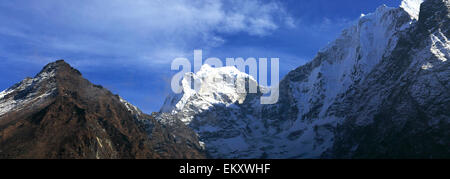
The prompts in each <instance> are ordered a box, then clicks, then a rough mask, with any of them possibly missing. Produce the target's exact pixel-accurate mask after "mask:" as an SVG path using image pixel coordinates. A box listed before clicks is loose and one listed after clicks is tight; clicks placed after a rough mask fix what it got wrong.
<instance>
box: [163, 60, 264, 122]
mask: <svg viewBox="0 0 450 179" xmlns="http://www.w3.org/2000/svg"><path fill="white" fill-rule="evenodd" d="M191 80H192V81H193V82H194V83H195V85H198V89H197V91H196V90H195V88H193V86H191V83H190V82H191ZM248 82H250V83H253V84H254V86H256V87H257V86H258V85H257V82H256V80H255V79H254V78H253V77H252V76H250V75H248V74H246V73H244V72H241V71H239V70H238V69H237V68H236V67H234V66H225V67H220V68H213V67H211V66H210V65H208V64H205V65H203V66H202V67H201V69H200V70H199V71H198V72H197V73H192V72H191V73H186V74H185V75H184V77H183V79H182V80H181V84H182V93H180V94H171V95H169V96H168V97H167V98H166V101H165V103H164V105H163V107H162V108H161V112H166V113H173V114H175V113H177V112H180V111H181V110H183V108H185V107H187V106H195V107H196V108H198V109H199V110H208V109H209V108H210V107H212V106H214V105H215V104H224V105H232V104H234V103H239V104H240V103H243V102H244V100H245V99H246V97H247V95H248V94H247V93H246V91H245V90H246V89H245V86H243V88H241V89H239V88H238V85H246V84H247V86H248ZM182 120H183V121H184V122H186V123H189V121H190V119H182Z"/></svg>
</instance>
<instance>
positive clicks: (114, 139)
mask: <svg viewBox="0 0 450 179" xmlns="http://www.w3.org/2000/svg"><path fill="white" fill-rule="evenodd" d="M175 128H176V129H175ZM0 158H50V159H54V158H75V159H91V158H92V159H95V158H97V159H104V158H107V159H121V158H127V159H128V158H131V159H133V158H143V159H146V158H151V159H153V158H205V154H204V152H203V150H202V148H201V146H200V145H199V142H198V139H197V137H196V135H195V133H194V132H193V131H191V130H190V129H189V128H187V127H185V126H181V125H180V126H175V127H174V126H170V127H169V126H165V125H164V124H162V123H159V122H158V121H156V120H155V119H153V118H152V117H151V116H150V115H146V114H144V113H142V112H141V111H140V110H139V109H137V108H136V107H134V106H133V105H131V104H129V103H128V102H126V101H125V100H123V99H122V98H120V97H119V96H118V95H114V94H112V93H111V92H110V91H109V90H107V89H105V88H103V87H102V86H99V85H94V84H92V83H90V82H89V81H88V80H86V79H84V78H83V77H82V75H81V73H80V72H79V71H78V70H76V69H74V68H72V67H71V66H70V65H69V64H67V63H66V62H65V61H64V60H58V61H56V62H54V63H50V64H48V65H47V66H45V67H44V69H43V70H42V71H41V72H40V73H39V74H37V75H36V77H34V78H26V79H24V80H23V81H22V82H20V83H18V84H16V85H14V86H12V87H11V88H9V89H7V90H5V91H3V92H2V93H0Z"/></svg>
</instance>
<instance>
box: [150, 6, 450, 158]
mask: <svg viewBox="0 0 450 179" xmlns="http://www.w3.org/2000/svg"><path fill="white" fill-rule="evenodd" d="M421 3H422V1H420V0H405V1H404V2H403V3H402V6H401V7H400V8H390V7H386V6H381V7H379V8H378V9H377V10H376V12H374V13H371V14H368V15H365V16H363V17H361V18H360V19H359V20H358V22H356V23H355V24H354V25H353V26H351V27H349V28H348V29H346V30H344V31H343V33H342V35H341V36H340V37H339V38H338V39H336V40H335V41H334V42H332V43H331V44H329V45H328V46H327V47H325V48H324V49H322V50H321V51H320V52H319V53H318V54H317V56H316V57H315V58H314V59H313V60H312V61H311V62H309V63H307V64H305V65H303V66H301V67H299V68H297V69H295V70H293V71H291V72H290V73H288V75H286V76H285V77H284V79H283V80H282V81H281V82H280V100H279V102H278V103H277V104H275V105H259V104H260V102H259V96H260V94H246V93H244V94H238V95H237V96H240V97H241V98H240V99H243V100H239V101H231V103H230V102H227V103H226V102H218V103H210V102H208V100H207V99H205V98H204V96H203V95H202V94H220V93H221V90H220V89H218V90H215V89H216V88H210V87H209V88H207V89H209V90H211V91H208V92H201V93H198V92H197V93H195V92H193V94H190V95H188V96H189V98H184V100H185V101H183V102H182V103H178V101H177V99H182V98H171V97H169V98H168V99H170V100H171V101H172V102H171V104H181V105H178V106H176V107H175V108H170V107H167V106H165V108H163V109H176V110H169V111H164V110H162V111H163V112H168V113H166V114H164V115H161V117H159V118H158V117H157V118H158V120H164V118H179V119H183V118H189V120H187V121H189V122H188V123H187V125H188V126H190V127H191V128H193V129H194V130H195V131H196V132H197V133H198V134H199V136H200V140H201V141H202V142H204V143H205V147H206V150H207V151H208V154H209V155H210V156H211V157H215V158H320V157H325V158H383V157H389V158H396V157H398V158H413V157H421V158H431V157H434V156H438V157H449V155H450V151H449V147H448V143H447V142H445V141H449V140H448V139H449V138H448V137H449V136H450V135H449V133H448V131H449V130H448V129H449V123H450V117H449V116H450V115H449V113H448V111H450V110H449V108H448V106H450V105H449V104H450V101H449V100H450V96H448V87H449V86H448V84H449V83H448V80H449V76H450V75H449V73H450V69H449V67H448V61H447V59H448V58H449V46H450V44H449V41H448V35H449V34H448V33H449V30H448V28H449V27H450V25H449V21H448V18H449V1H448V0H428V1H425V2H424V3H422V5H420V4H421ZM417 7H421V8H420V12H418V11H417ZM215 70H217V71H222V72H225V71H227V70H224V69H223V68H218V69H215ZM210 71H214V70H210ZM199 73H203V72H199ZM217 73H218V72H212V73H210V74H217ZM200 76H201V75H200ZM203 76H206V78H208V75H203ZM212 76H214V75H212ZM244 78H245V76H244ZM232 79H234V80H237V79H236V78H235V77H233V78H232ZM232 81H233V80H232ZM187 90H189V89H187ZM227 91H229V90H227ZM183 96H186V95H184V94H183ZM225 96H229V95H228V94H225ZM232 96H236V95H234V94H233V95H232ZM205 103H206V104H208V105H206V108H205V105H203V104H205ZM168 116H171V117H168ZM446 146H447V147H446Z"/></svg>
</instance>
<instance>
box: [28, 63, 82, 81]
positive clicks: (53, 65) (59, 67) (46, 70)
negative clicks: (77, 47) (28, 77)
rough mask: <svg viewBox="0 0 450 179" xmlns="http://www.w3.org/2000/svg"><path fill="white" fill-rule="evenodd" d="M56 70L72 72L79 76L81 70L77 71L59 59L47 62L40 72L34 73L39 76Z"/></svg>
mask: <svg viewBox="0 0 450 179" xmlns="http://www.w3.org/2000/svg"><path fill="white" fill-rule="evenodd" d="M56 72H61V73H63V72H64V73H73V74H76V75H80V76H81V72H80V71H78V70H77V69H75V68H73V67H72V66H70V65H69V64H68V63H67V62H66V61H64V60H63V59H61V60H57V61H55V62H52V63H49V64H47V65H45V67H44V68H43V69H42V70H41V72H39V73H38V74H37V75H36V77H37V76H40V75H42V74H54V73H56Z"/></svg>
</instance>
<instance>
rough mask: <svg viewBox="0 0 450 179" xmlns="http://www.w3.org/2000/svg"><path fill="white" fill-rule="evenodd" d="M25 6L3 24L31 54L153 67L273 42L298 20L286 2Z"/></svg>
mask: <svg viewBox="0 0 450 179" xmlns="http://www.w3.org/2000/svg"><path fill="white" fill-rule="evenodd" d="M18 1H23V3H21V2H15V3H9V2H2V3H1V4H0V8H1V9H4V10H8V11H7V12H6V11H3V13H1V12H0V19H9V20H8V21H3V22H0V25H1V27H2V28H0V33H1V34H2V35H6V36H15V38H21V39H22V40H23V41H26V43H28V45H29V46H30V47H29V48H33V49H38V50H37V51H40V53H45V51H49V52H51V53H50V54H46V56H51V54H53V55H55V58H58V57H56V56H58V55H59V53H57V52H58V51H61V52H65V53H64V54H67V53H77V54H85V55H89V54H91V55H101V54H108V55H111V56H116V57H121V59H123V58H127V59H129V60H128V61H129V62H142V61H145V62H147V63H150V64H164V63H170V61H171V59H172V57H173V56H174V55H180V54H183V53H188V52H189V53H191V52H192V49H194V48H212V47H217V46H220V45H222V44H224V43H226V39H224V38H223V35H227V34H236V33H244V34H248V35H250V36H266V35H269V34H270V33H271V32H273V31H274V30H276V29H278V28H279V27H280V26H285V25H286V19H290V18H291V17H289V16H288V14H287V13H286V12H285V10H284V7H283V6H282V5H281V4H280V3H279V2H277V1H261V0H246V1H240V0H231V1H225V0H214V1H207V0H133V1H124V0H80V1H54V0H40V1H26V0H18ZM19 5H20V6H19ZM290 25H292V23H291V24H290ZM2 45H5V44H0V46H2ZM42 51H44V52H42ZM122 61H123V60H122ZM124 63H126V62H124Z"/></svg>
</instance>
